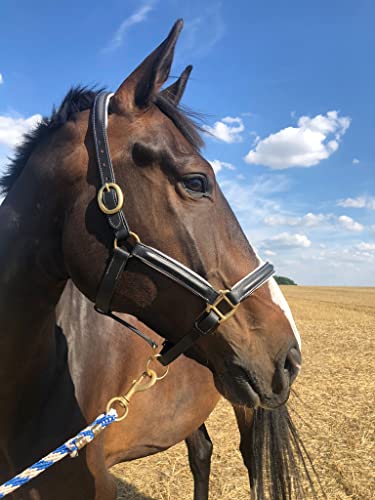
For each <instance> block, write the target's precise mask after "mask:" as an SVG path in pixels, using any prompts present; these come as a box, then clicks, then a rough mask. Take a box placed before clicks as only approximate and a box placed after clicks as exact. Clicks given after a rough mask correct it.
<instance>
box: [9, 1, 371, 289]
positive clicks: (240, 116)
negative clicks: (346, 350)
mask: <svg viewBox="0 0 375 500" xmlns="http://www.w3.org/2000/svg"><path fill="white" fill-rule="evenodd" d="M0 14H1V19H2V23H1V24H2V28H1V33H0V47H1V49H0V75H1V76H0V169H1V165H3V164H4V159H5V158H6V156H7V155H8V154H10V153H11V150H12V147H13V146H14V144H16V143H17V141H19V140H20V137H21V135H22V132H24V131H26V130H27V129H28V128H29V127H30V126H32V125H33V124H34V123H35V122H36V121H37V120H38V118H39V116H40V114H41V115H45V114H49V112H50V110H51V107H52V105H53V104H57V105H58V104H59V102H60V101H61V99H62V98H63V96H64V94H65V93H66V91H67V89H68V88H69V86H70V85H72V84H77V83H84V84H94V83H99V84H103V85H107V86H108V87H109V88H111V89H115V88H117V86H118V85H119V84H120V83H121V81H122V80H123V79H124V77H125V76H126V75H127V74H128V73H129V72H130V71H131V70H132V69H133V68H134V67H135V66H136V65H138V64H139V62H140V61H141V60H142V59H143V58H144V57H145V56H146V55H147V54H148V53H149V52H150V51H151V50H152V49H153V48H154V47H155V46H156V45H158V44H159V43H160V41H161V40H162V39H163V38H164V37H165V36H166V34H167V33H168V31H169V29H170V27H171V26H172V24H173V22H174V21H175V20H176V19H177V18H179V17H182V18H184V20H185V28H184V31H183V33H182V35H181V38H180V41H179V43H178V47H177V51H176V57H175V63H174V66H173V70H172V76H178V75H179V73H180V72H181V71H182V70H183V69H184V67H185V66H186V65H188V64H193V66H194V70H193V73H192V76H191V79H190V82H189V85H188V88H187V90H186V93H185V96H184V104H186V105H187V106H189V107H191V108H193V109H194V110H196V111H199V112H202V113H205V114H206V126H207V129H208V130H209V131H210V132H212V133H214V134H215V136H216V137H209V136H207V137H206V148H205V150H204V154H205V156H206V158H207V159H208V160H210V161H211V162H212V163H213V166H214V168H215V169H216V171H217V177H218V180H219V183H220V184H221V186H222V188H223V190H224V192H225V194H226V195H227V197H228V199H229V201H230V202H231V204H232V206H233V208H234V210H235V212H236V214H237V216H238V217H239V219H240V222H241V224H242V226H243V228H244V229H245V232H246V234H247V235H248V238H249V240H250V242H251V243H253V244H255V246H256V247H257V249H258V251H259V253H260V254H261V255H262V256H263V257H264V258H267V259H269V260H271V261H272V262H274V264H275V265H276V267H277V271H278V273H279V274H282V275H288V276H290V277H292V278H294V279H295V280H296V281H297V282H298V283H300V284H309V285H318V284H322V285H372V286H373V285H375V272H374V267H375V146H374V145H375V127H374V116H375V109H374V107H375V106H374V102H375V66H374V64H373V52H374V48H375V30H374V29H373V23H374V19H375V2H373V1H372V0H356V1H354V0H329V1H327V0H325V1H322V0H316V1H314V2H301V0H299V1H294V0H288V1H287V2H280V1H276V0H270V1H262V2H259V1H257V2H255V1H251V0H246V1H245V0H238V1H236V2H233V1H227V0H222V1H211V0H208V1H206V2H201V1H200V2H199V1H196V0H192V1H190V2H181V1H177V0H159V1H157V0H149V1H148V0H146V1H144V2H140V1H135V0H130V1H124V0H122V1H117V0H107V1H106V2H105V3H99V2H98V3H94V2H88V1H79V2H77V1H75V2H73V1H69V0H68V1H65V2H46V1H38V0H36V1H35V2H26V1H20V2H13V1H12V2H11V1H9V0H3V1H2V2H1V7H0ZM171 81H173V79H172V78H171Z"/></svg>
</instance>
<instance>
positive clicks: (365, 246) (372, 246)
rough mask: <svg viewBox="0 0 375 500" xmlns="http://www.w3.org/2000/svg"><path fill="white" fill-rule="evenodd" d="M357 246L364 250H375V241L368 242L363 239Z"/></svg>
mask: <svg viewBox="0 0 375 500" xmlns="http://www.w3.org/2000/svg"><path fill="white" fill-rule="evenodd" d="M356 248H357V249H358V250H360V251H364V252H375V243H366V242H365V241H361V243H358V244H357V245H356Z"/></svg>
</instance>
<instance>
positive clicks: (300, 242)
mask: <svg viewBox="0 0 375 500" xmlns="http://www.w3.org/2000/svg"><path fill="white" fill-rule="evenodd" d="M262 246H265V247H271V248H296V247H297V248H308V247H310V246H311V241H310V240H309V238H308V237H307V236H306V235H304V234H298V233H295V234H291V233H287V232H285V233H280V234H277V235H276V236H272V237H271V238H268V239H266V240H265V241H264V242H263V243H262Z"/></svg>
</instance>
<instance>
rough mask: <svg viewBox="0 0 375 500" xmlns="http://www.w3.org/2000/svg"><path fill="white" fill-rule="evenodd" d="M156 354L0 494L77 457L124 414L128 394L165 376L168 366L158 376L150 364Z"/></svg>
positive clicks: (147, 386) (144, 388) (147, 387)
mask: <svg viewBox="0 0 375 500" xmlns="http://www.w3.org/2000/svg"><path fill="white" fill-rule="evenodd" d="M159 356H160V355H159V354H153V355H152V356H150V357H149V358H148V360H147V363H146V369H145V371H144V372H143V373H142V374H141V375H140V376H139V377H138V378H137V379H135V380H133V382H132V384H131V386H130V389H129V390H128V391H127V392H126V394H124V395H122V396H116V397H114V398H112V399H110V400H109V401H108V403H107V408H106V413H103V414H101V415H99V416H98V417H97V418H96V419H95V420H94V421H93V422H92V423H91V424H90V425H88V426H87V427H86V428H85V429H83V430H82V431H80V432H79V433H78V434H76V436H74V437H72V438H70V439H68V441H66V442H65V443H64V444H62V445H61V446H59V447H58V448H56V449H55V450H54V451H52V452H51V453H49V454H48V455H46V456H45V457H44V458H42V459H40V460H38V462H36V463H35V464H33V465H31V466H30V467H28V468H27V469H25V470H24V471H22V472H21V473H20V474H17V476H14V477H13V478H12V479H9V480H8V481H6V482H5V483H4V484H2V485H1V486H0V498H4V497H5V496H6V495H9V494H10V493H13V492H14V491H16V490H18V488H20V487H21V486H23V485H24V484H27V483H28V482H29V481H31V480H32V479H34V478H35V477H37V476H39V475H40V474H42V473H43V472H44V471H46V470H47V469H49V468H50V467H51V466H52V465H54V464H56V463H57V462H60V460H62V459H63V458H65V457H66V456H68V455H69V456H70V457H71V458H75V457H77V456H78V453H79V451H80V450H81V449H82V448H84V447H85V446H87V445H88V444H89V443H91V441H93V440H94V439H95V438H96V437H97V436H98V435H99V434H101V433H102V432H103V431H104V429H106V428H107V427H108V426H109V425H111V424H113V423H114V422H120V421H122V420H124V419H125V418H126V417H127V416H128V412H129V404H130V400H131V398H132V397H133V396H134V395H135V394H136V393H137V392H143V391H147V390H148V389H150V388H151V387H153V386H154V385H155V384H156V382H157V381H158V380H162V379H163V378H164V377H166V375H167V373H168V369H169V368H168V367H167V369H166V370H165V372H164V373H163V374H162V375H161V376H158V375H157V373H156V371H155V370H153V369H151V368H150V365H151V363H152V362H154V361H156V360H157V359H158V357H159ZM116 406H117V407H119V410H120V409H121V411H119V412H118V410H116V408H115V407H116Z"/></svg>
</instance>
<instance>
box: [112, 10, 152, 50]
mask: <svg viewBox="0 0 375 500" xmlns="http://www.w3.org/2000/svg"><path fill="white" fill-rule="evenodd" d="M153 4H154V2H149V3H146V4H144V5H142V6H141V7H139V8H138V9H137V10H136V11H135V12H133V14H132V15H131V16H129V17H127V18H125V19H124V20H123V21H122V23H121V24H120V26H119V27H118V29H117V30H116V32H115V34H114V35H113V37H112V39H111V41H110V42H109V44H108V45H107V46H106V47H105V48H104V49H103V52H109V51H111V50H115V49H117V48H118V47H120V46H121V44H122V42H123V40H124V37H125V35H126V33H127V31H128V30H129V28H131V27H132V26H134V25H135V24H139V23H142V22H143V21H146V19H147V16H148V14H149V12H151V10H152V9H153Z"/></svg>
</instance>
